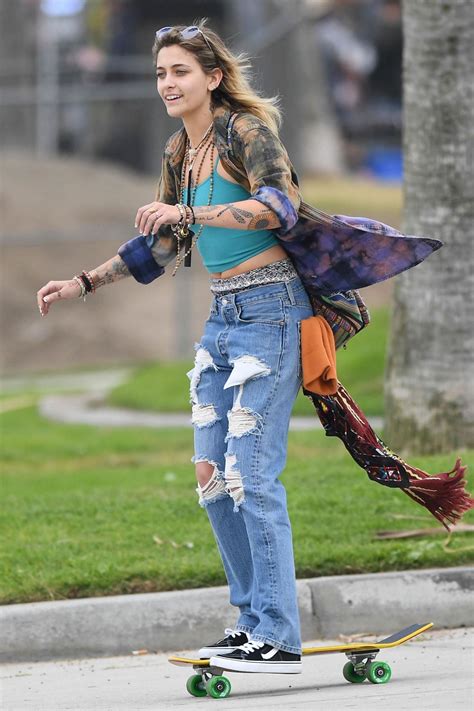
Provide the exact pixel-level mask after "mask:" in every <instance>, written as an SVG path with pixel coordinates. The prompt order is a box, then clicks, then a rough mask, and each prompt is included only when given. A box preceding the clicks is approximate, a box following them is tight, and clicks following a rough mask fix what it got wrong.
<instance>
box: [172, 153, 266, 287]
mask: <svg viewBox="0 0 474 711" xmlns="http://www.w3.org/2000/svg"><path fill="white" fill-rule="evenodd" d="M218 160H219V159H218ZM218 160H217V161H216V165H215V167H214V192H213V195H212V205H222V204H225V203H228V202H239V201H240V200H248V199H249V198H250V197H251V193H249V192H248V190H245V188H244V187H242V186H241V185H238V184H237V183H233V182H231V181H230V180H226V179H225V178H223V177H222V175H220V174H219V173H218V172H217V163H218ZM210 179H211V178H210V176H209V178H207V180H205V181H204V182H202V183H200V184H199V185H198V187H197V190H196V195H195V200H194V204H195V205H207V201H208V199H209V181H210ZM184 199H185V201H186V202H187V189H185V191H184ZM199 228H200V225H199V224H195V225H193V226H192V230H193V232H195V233H197V231H198V230H199ZM276 244H278V239H277V238H276V237H275V235H274V234H273V232H272V231H271V230H239V229H233V230H231V229H228V228H227V227H211V226H210V225H205V226H204V229H203V231H202V232H201V235H200V237H199V239H198V241H197V243H196V246H197V248H198V250H199V253H200V255H201V257H202V261H203V262H204V266H205V267H206V269H207V270H208V271H209V272H211V273H212V272H223V271H225V270H226V269H231V268H232V267H235V266H236V265H237V264H240V263H241V262H244V261H245V260H246V259H250V257H254V256H255V255H256V254H260V252H263V251H264V250H265V249H269V248H270V247H273V246H274V245H276Z"/></svg>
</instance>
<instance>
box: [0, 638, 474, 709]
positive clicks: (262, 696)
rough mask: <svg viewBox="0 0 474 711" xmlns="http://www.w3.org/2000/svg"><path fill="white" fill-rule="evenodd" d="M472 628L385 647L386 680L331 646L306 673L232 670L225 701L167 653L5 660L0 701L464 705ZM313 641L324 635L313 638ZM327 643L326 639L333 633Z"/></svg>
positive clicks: (166, 705) (132, 705)
mask: <svg viewBox="0 0 474 711" xmlns="http://www.w3.org/2000/svg"><path fill="white" fill-rule="evenodd" d="M473 632H474V630H473V629H456V630H441V631H439V630H437V631H430V632H427V633H425V634H424V635H422V636H420V637H418V638H416V639H414V640H412V641H410V642H407V643H406V644H405V645H403V646H402V647H398V648H396V649H389V650H385V651H383V653H380V655H379V659H380V660H382V661H386V662H388V663H389V664H390V666H391V668H392V679H391V680H390V681H389V682H388V683H387V684H383V685H375V684H370V683H369V682H367V681H366V682H364V683H363V684H349V683H347V682H346V681H345V680H344V679H343V677H342V667H343V665H344V663H345V661H346V658H345V656H344V655H342V654H329V655H324V656H313V657H307V658H305V660H304V662H303V672H302V674H295V675H291V676H290V675H273V674H232V673H231V672H230V673H229V674H228V679H229V680H230V682H231V684H232V691H231V694H230V696H229V697H228V698H227V699H225V700H222V701H219V700H214V699H210V698H203V699H192V697H191V696H190V695H189V694H188V692H187V691H186V680H187V678H188V677H189V676H191V674H192V669H189V670H188V669H183V668H180V667H175V666H172V665H171V664H169V663H168V661H167V654H163V653H160V654H148V655H145V656H132V655H129V656H125V657H111V658H108V659H88V660H81V661H63V662H48V663H45V662H40V663H36V664H31V663H30V664H4V665H3V667H1V668H0V683H1V688H2V690H3V694H2V696H3V706H2V708H4V709H5V711H43V709H44V710H46V709H47V710H48V711H65V710H66V709H68V710H71V711H157V710H158V709H159V711H170V710H172V709H181V708H182V709H189V708H191V709H196V708H198V706H199V707H201V705H202V708H206V709H207V708H211V707H212V708H214V704H217V705H220V704H225V708H226V709H230V710H232V711H248V710H249V709H255V708H258V709H259V711H275V710H276V709H282V710H283V709H284V711H300V709H310V710H313V709H324V711H341V709H354V710H355V711H380V709H384V711H413V709H416V710H417V711H445V709H449V711H465V709H469V708H472V707H473V706H472V702H473V693H472V676H471V674H472V662H473V658H472V640H473ZM334 641H336V640H334ZM338 641H340V640H338ZM311 644H314V645H317V644H322V643H321V642H320V641H318V640H313V641H312V642H311ZM323 644H328V640H325V641H324V642H323ZM189 651H191V650H189ZM193 651H195V650H193ZM208 704H210V705H211V706H208ZM219 707H220V706H219Z"/></svg>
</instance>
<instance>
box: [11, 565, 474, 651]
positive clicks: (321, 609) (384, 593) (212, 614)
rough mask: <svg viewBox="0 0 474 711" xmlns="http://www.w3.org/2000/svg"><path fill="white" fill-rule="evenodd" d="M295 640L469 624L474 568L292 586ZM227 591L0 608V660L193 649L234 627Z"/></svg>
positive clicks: (473, 619) (472, 616)
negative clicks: (296, 626) (299, 635)
mask: <svg viewBox="0 0 474 711" xmlns="http://www.w3.org/2000/svg"><path fill="white" fill-rule="evenodd" d="M297 586H298V600H299V608H300V616H301V630H302V636H303V641H306V640H311V639H318V638H319V639H321V638H331V637H332V638H334V637H337V635H339V634H345V635H349V634H355V633H360V632H364V633H366V634H371V633H374V634H376V635H380V634H386V633H391V632H395V631H396V630H398V629H401V628H403V627H406V626H408V625H409V624H414V623H425V622H434V624H435V627H436V628H440V627H448V628H453V627H467V626H474V605H473V599H472V590H473V589H474V567H472V568H469V567H458V568H432V569H428V570H410V571H400V572H391V573H375V574H369V575H342V576H331V577H325V578H312V579H305V580H298V582H297ZM228 598H229V593H228V588H227V587H214V588H201V589H196V590H178V591H172V592H162V593H146V594H139V595H120V596H113V597H101V598H82V599H78V600H61V601H58V602H37V603H29V604H25V605H4V606H2V607H0V627H1V642H0V661H1V662H31V661H46V660H52V659H78V658H84V657H101V656H116V655H123V654H130V653H131V652H132V651H133V650H138V649H147V650H148V651H149V652H156V651H169V650H173V651H178V650H180V649H192V648H196V649H197V648H198V647H200V646H202V645H203V644H206V643H210V642H212V641H213V640H214V639H217V638H219V637H220V636H222V633H223V630H224V628H225V627H232V625H233V624H235V620H236V609H235V608H234V607H231V606H230V604H229V601H228Z"/></svg>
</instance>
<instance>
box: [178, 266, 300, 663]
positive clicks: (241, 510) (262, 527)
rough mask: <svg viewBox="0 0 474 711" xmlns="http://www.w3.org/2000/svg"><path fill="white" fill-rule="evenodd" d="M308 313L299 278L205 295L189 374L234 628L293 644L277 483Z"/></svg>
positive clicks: (289, 572)
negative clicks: (204, 315)
mask: <svg viewBox="0 0 474 711" xmlns="http://www.w3.org/2000/svg"><path fill="white" fill-rule="evenodd" d="M312 315H313V311H312V308H311V304H310V301H309V298H308V295H307V293H306V291H305V289H304V287H303V285H302V283H301V280H300V278H299V277H295V278H293V279H291V280H290V281H288V282H286V283H285V282H278V283H274V284H266V285H262V286H253V287H249V288H247V289H244V290H242V291H239V292H237V293H233V294H225V295H213V298H212V304H211V310H210V315H209V318H208V320H207V321H206V324H205V329H204V334H203V336H202V339H201V342H200V343H198V344H196V346H195V349H196V358H195V365H194V368H193V369H192V370H191V371H190V372H189V373H188V377H189V378H190V392H191V402H192V422H193V425H194V449H195V455H194V457H193V458H192V461H193V462H208V463H209V464H210V465H211V466H212V467H213V473H212V475H211V478H210V480H209V482H208V483H207V484H206V485H204V486H203V487H201V486H200V485H198V488H197V490H196V491H197V493H198V496H199V503H200V504H201V506H203V507H204V508H205V509H206V512H207V514H208V517H209V521H210V523H211V526H212V529H213V532H214V535H215V538H216V541H217V545H218V549H219V553H220V555H221V558H222V562H223V565H224V570H225V573H226V578H227V581H228V584H229V589H230V602H231V604H232V605H235V606H236V607H238V608H239V609H240V616H239V618H238V621H237V624H236V625H235V629H238V630H242V631H244V632H247V634H249V636H251V637H252V639H255V640H259V641H261V642H266V643H267V644H271V645H273V646H275V647H278V648H279V649H283V650H285V651H287V652H293V653H294V654H299V653H300V652H301V632H300V621H299V613H298V604H297V596H296V581H295V565H294V558H293V544H292V533H291V524H290V520H289V517H288V510H287V503H286V491H285V488H284V486H283V484H282V482H281V481H280V479H279V476H280V474H281V473H282V471H283V469H284V466H285V463H286V455H287V439H288V427H289V420H290V415H291V410H292V406H293V403H294V400H295V398H296V395H297V394H298V390H299V388H300V385H301V364H300V362H301V358H300V321H301V320H302V319H305V318H308V317H309V316H312Z"/></svg>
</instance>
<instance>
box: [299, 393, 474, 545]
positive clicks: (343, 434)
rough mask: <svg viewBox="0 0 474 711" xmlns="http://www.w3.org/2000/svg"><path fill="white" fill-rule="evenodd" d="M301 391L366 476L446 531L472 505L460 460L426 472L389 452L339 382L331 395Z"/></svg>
mask: <svg viewBox="0 0 474 711" xmlns="http://www.w3.org/2000/svg"><path fill="white" fill-rule="evenodd" d="M303 392H304V394H305V395H307V396H308V397H309V398H310V399H311V400H312V402H313V405H314V407H315V408H316V412H317V413H318V416H319V419H320V420H321V423H322V425H323V427H324V429H325V432H326V435H328V436H329V437H339V439H340V440H341V441H342V442H343V443H344V446H345V447H346V449H347V451H348V452H349V454H350V455H351V457H352V458H353V459H354V461H355V462H357V464H358V465H359V466H360V467H362V469H365V471H366V472H367V474H368V476H369V479H371V480H372V481H376V482H377V483H378V484H383V485H384V486H389V487H394V488H398V489H401V490H402V491H403V492H404V493H405V494H407V495H408V496H410V498H412V499H413V500H414V501H416V502H417V503H419V504H421V505H422V506H424V507H425V508H427V509H428V511H430V513H432V514H433V516H434V517H435V518H437V519H438V521H440V522H441V523H442V524H443V526H444V527H445V528H447V529H448V531H449V525H448V524H450V523H451V524H456V523H457V522H458V521H459V520H460V519H461V517H462V515H463V514H464V513H465V512H466V511H469V509H471V508H473V507H474V499H473V498H471V496H470V495H469V493H468V492H467V491H466V490H465V488H464V487H465V485H466V480H465V478H464V474H465V471H466V467H465V466H463V465H462V464H461V460H460V459H458V460H457V461H456V464H455V465H454V468H453V469H451V471H449V472H443V473H441V474H434V475H430V474H428V473H427V472H424V471H423V470H422V469H417V468H416V467H412V466H411V465H410V464H407V463H406V462H404V461H403V459H401V458H400V457H399V456H397V455H396V454H395V453H394V452H391V451H390V449H389V448H388V447H387V446H386V444H385V443H384V442H383V441H382V440H381V439H380V437H378V436H377V435H376V434H375V432H374V431H373V429H372V427H371V426H370V424H369V422H368V421H367V418H366V416H365V415H364V413H363V412H362V410H361V409H360V407H358V405H357V404H356V403H355V402H354V400H353V399H352V398H351V396H350V395H349V393H348V392H347V390H346V389H345V388H344V386H343V385H341V383H339V387H338V390H337V392H336V394H335V395H326V396H323V395H316V394H314V393H312V392H309V391H308V390H304V391H303Z"/></svg>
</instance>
